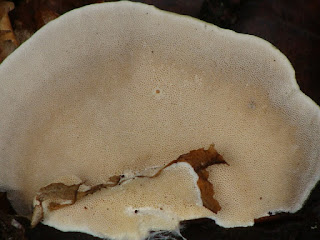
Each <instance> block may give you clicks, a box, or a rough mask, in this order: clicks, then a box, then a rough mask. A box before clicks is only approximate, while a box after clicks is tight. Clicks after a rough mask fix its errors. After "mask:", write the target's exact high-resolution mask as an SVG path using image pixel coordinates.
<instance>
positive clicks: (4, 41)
mask: <svg viewBox="0 0 320 240" xmlns="http://www.w3.org/2000/svg"><path fill="white" fill-rule="evenodd" d="M13 9H14V3H13V2H7V1H3V2H0V63H1V62H2V61H3V60H4V59H5V58H6V57H7V56H8V55H9V54H10V53H11V52H12V51H14V49H15V48H16V47H18V46H19V43H18V41H17V39H16V37H15V35H14V33H13V30H12V26H11V22H10V18H9V15H8V13H9V12H10V11H12V10H13Z"/></svg>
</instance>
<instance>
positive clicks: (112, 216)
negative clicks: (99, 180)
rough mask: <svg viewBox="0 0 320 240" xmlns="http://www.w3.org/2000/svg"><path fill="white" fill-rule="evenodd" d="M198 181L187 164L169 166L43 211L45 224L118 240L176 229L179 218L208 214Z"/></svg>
mask: <svg viewBox="0 0 320 240" xmlns="http://www.w3.org/2000/svg"><path fill="white" fill-rule="evenodd" d="M197 180H198V175H197V174H196V173H195V172H194V170H193V168H192V167H191V166H190V165H189V164H188V163H178V164H173V165H171V166H170V167H168V168H166V169H165V170H163V171H162V173H161V174H160V175H159V176H158V177H156V178H135V179H132V180H129V181H127V182H125V183H123V184H122V185H120V186H116V187H113V188H109V189H102V190H100V191H98V192H95V193H94V194H92V195H88V196H86V197H85V198H83V199H81V200H79V201H77V202H76V203H75V204H74V205H72V206H68V207H64V208H61V209H59V210H56V211H52V212H50V211H49V212H48V211H45V214H44V223H45V224H47V225H50V226H53V227H56V228H58V229H61V230H63V231H70V229H72V230H73V231H79V232H89V233H91V234H92V235H94V236H97V237H102V238H106V237H108V238H110V239H123V240H139V239H145V238H146V237H147V236H148V234H149V231H151V230H153V231H159V230H163V229H166V230H179V222H180V221H182V220H186V219H194V218H201V217H206V216H208V215H211V212H210V210H208V209H207V208H205V207H203V204H202V200H201V196H200V190H199V188H198V186H197ZM44 205H45V204H44Z"/></svg>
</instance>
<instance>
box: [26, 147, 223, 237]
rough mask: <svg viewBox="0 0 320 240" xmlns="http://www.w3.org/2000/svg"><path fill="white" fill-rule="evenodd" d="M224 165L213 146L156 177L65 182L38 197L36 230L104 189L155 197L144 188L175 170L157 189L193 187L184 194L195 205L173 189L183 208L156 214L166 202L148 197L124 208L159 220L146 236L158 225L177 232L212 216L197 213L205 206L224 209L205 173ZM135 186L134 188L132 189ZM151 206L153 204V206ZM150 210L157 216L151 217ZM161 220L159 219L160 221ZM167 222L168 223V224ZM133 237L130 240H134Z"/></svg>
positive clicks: (181, 159)
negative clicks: (56, 213)
mask: <svg viewBox="0 0 320 240" xmlns="http://www.w3.org/2000/svg"><path fill="white" fill-rule="evenodd" d="M220 163H224V164H225V163H226V162H225V161H224V159H223V157H222V156H221V155H220V154H218V152H217V151H216V150H215V148H214V145H210V147H209V149H208V150H204V148H201V149H198V150H193V151H190V152H189V153H187V154H183V155H181V156H180V157H179V158H178V159H177V160H174V161H172V162H170V163H169V164H167V165H166V166H165V167H163V168H160V169H159V170H158V171H157V172H156V173H155V174H154V175H152V176H144V175H139V174H138V175H136V176H134V177H131V178H128V179H126V178H122V177H121V176H113V177H110V178H109V181H108V183H107V184H99V185H95V186H88V185H85V183H83V182H80V183H76V184H71V185H68V184H64V183H61V182H57V183H52V184H50V185H48V186H46V187H43V188H41V189H40V190H39V192H38V193H37V195H36V197H35V200H34V210H33V216H32V221H31V226H32V227H35V226H36V225H37V223H39V222H40V221H42V220H45V222H47V223H48V224H49V225H50V224H51V222H52V221H50V220H47V219H48V218H49V219H50V218H51V215H52V212H53V211H56V210H59V209H62V208H65V207H68V206H69V207H70V206H71V205H74V204H75V203H76V202H77V203H80V200H82V199H83V198H85V197H88V196H89V195H92V194H94V193H96V192H97V191H100V190H102V189H104V190H105V191H108V188H116V189H117V188H118V189H119V188H123V190H122V191H128V193H126V195H127V196H129V198H130V197H132V198H133V200H134V199H135V197H134V195H135V194H136V192H139V193H138V194H140V195H149V194H150V195H153V194H154V193H153V192H148V191H144V188H143V186H142V185H144V184H146V185H147V186H148V182H150V183H153V181H155V179H157V178H160V177H162V178H163V175H165V176H166V175H168V172H167V169H168V168H171V171H169V172H173V173H174V175H168V176H167V177H164V178H163V179H162V181H160V183H162V184H163V185H164V186H163V187H162V186H160V185H159V184H157V185H156V188H160V190H158V192H161V191H162V190H161V188H167V186H168V184H170V185H173V186H175V185H176V186H179V188H182V189H184V188H186V187H185V186H184V185H185V184H190V185H191V187H193V190H192V191H191V192H189V193H188V191H186V192H185V193H184V194H185V195H186V196H187V197H189V196H188V194H189V195H190V196H192V195H193V198H194V199H195V200H194V201H192V200H191V201H190V199H185V201H190V202H189V203H188V204H186V203H185V202H181V201H180V200H179V198H181V196H180V194H178V195H176V194H175V193H174V191H176V190H177V189H175V188H173V189H171V190H172V191H173V192H171V193H170V194H171V195H173V196H175V198H176V202H177V203H179V201H180V205H182V206H175V205H177V203H176V202H170V204H168V205H167V206H166V207H163V206H162V207H159V209H158V210H155V206H160V205H161V204H163V201H161V200H159V201H157V200H156V201H150V199H148V197H145V198H146V199H145V202H143V203H142V206H140V207H138V208H137V209H133V208H132V204H135V201H133V202H132V203H129V205H124V207H125V208H127V209H132V210H131V212H133V213H134V214H140V215H141V214H144V213H146V216H148V217H147V218H150V217H151V218H152V217H154V218H155V219H149V220H148V221H151V222H152V223H153V224H152V225H151V224H149V225H148V224H145V229H144V230H143V231H142V235H145V234H147V233H148V232H149V231H150V230H155V229H154V226H155V225H159V227H160V226H161V227H166V228H169V229H174V228H175V227H176V226H177V224H178V223H179V221H180V220H187V219H193V218H194V217H195V216H198V215H199V214H200V213H201V214H202V215H201V217H204V216H210V214H208V213H209V211H207V210H204V208H203V209H202V210H201V211H200V212H199V213H195V211H194V210H195V209H196V210H197V211H199V208H201V207H202V206H203V207H205V208H206V209H208V210H210V211H211V212H213V213H217V212H218V211H219V210H220V209H221V207H220V205H219V203H218V201H217V200H215V199H214V198H213V195H214V191H213V185H212V183H210V182H209V181H208V176H209V173H208V172H207V171H206V170H205V169H206V168H207V167H208V166H211V165H214V164H220ZM181 164H182V166H181ZM183 164H187V165H188V166H189V167H186V166H183ZM191 168H192V169H193V171H194V172H192V171H191ZM172 169H173V171H172ZM181 170H182V171H181ZM183 170H184V171H183ZM186 170H187V171H186ZM177 171H179V173H177ZM179 174H180V176H179ZM181 174H182V175H181ZM188 175H190V176H191V178H194V179H195V176H197V177H196V178H197V181H196V182H195V181H193V182H192V181H191V182H190V179H188ZM176 176H178V178H176ZM186 176H187V177H186ZM170 178H171V179H174V180H175V182H172V181H170ZM160 180H161V179H160ZM79 181H80V180H79ZM137 181H138V182H140V183H139V184H140V185H138V189H135V190H134V193H133V194H132V196H130V191H131V188H135V187H136V184H135V183H136V182H137ZM157 181H158V180H157ZM188 181H189V183H188ZM130 182H131V183H130ZM195 183H196V186H195ZM130 184H131V185H130ZM132 184H133V186H134V187H132ZM122 185H124V186H122ZM130 186H131V188H130ZM189 187H190V186H187V188H189ZM115 192H116V194H115V196H117V195H118V196H119V192H117V190H115ZM164 192H166V191H164ZM197 194H198V199H197V197H195V196H197ZM92 197H94V196H92ZM108 197H109V198H113V195H112V194H111V195H108ZM160 197H162V198H164V199H165V198H167V197H168V196H167V195H165V194H164V195H163V196H160ZM169 198H170V197H169ZM183 198H185V197H182V199H183ZM191 199H192V197H191ZM122 200H123V199H117V198H115V201H118V202H121V201H122ZM78 201H79V202H78ZM166 201H170V200H167V199H166V200H165V202H166ZM171 201H172V200H171ZM148 204H150V206H149V205H148ZM104 207H105V208H108V204H107V203H106V205H105V206H104ZM181 207H182V209H183V208H185V209H184V210H183V211H184V212H187V213H188V214H186V215H185V214H184V213H182V212H181V211H180V210H181V209H179V208H181ZM152 208H154V209H152ZM164 208H169V209H170V210H167V211H163V209H164ZM83 209H85V210H88V207H87V206H84V207H83ZM177 209H178V210H177ZM115 210H116V211H118V210H119V211H121V204H120V207H119V208H118V207H117V208H116V209H115ZM150 210H151V212H153V213H150ZM159 210H160V213H158V212H157V211H159ZM179 211H180V212H179ZM129 212H130V211H129ZM161 212H163V213H161ZM168 212H169V214H168ZM110 214H111V215H117V214H115V213H114V212H110ZM166 214H168V216H166ZM203 214H204V215H203ZM129 215H130V214H129ZM157 215H158V216H157ZM159 215H163V216H162V217H160V218H159ZM172 216H173V217H172ZM127 217H128V216H127ZM198 217H199V216H198ZM157 218H159V219H158V220H157ZM163 218H171V220H170V221H169V224H168V221H167V220H164V219H163ZM74 221H75V223H76V222H77V219H76V218H75V220H74ZM142 221H143V220H142ZM163 221H164V222H166V223H165V224H164V223H163ZM170 222H171V223H170ZM75 223H73V224H75ZM91 224H92V223H91ZM108 224H110V223H108V222H107V221H106V222H105V225H108ZM132 224H133V223H131V225H130V224H129V225H128V226H127V229H123V230H124V232H130V228H132V229H131V231H132V233H131V235H132V236H134V235H137V234H138V235H139V231H140V230H139V229H138V228H137V227H136V228H135V229H134V227H132ZM154 224H155V225H154ZM59 225H60V223H59V222H56V223H54V224H53V226H58V228H59ZM60 227H61V226H60ZM87 227H89V228H90V229H92V231H93V234H97V233H98V232H99V231H98V230H97V228H96V226H95V225H93V226H91V225H88V226H87ZM159 229H160V228H159ZM73 230H75V229H73ZM109 231H110V230H109ZM109 234H110V233H108V231H106V233H105V236H110V235H109ZM117 234H121V233H120V232H118V233H114V234H111V236H112V237H116V235H117ZM140 235H141V234H140ZM105 236H104V237H105ZM132 236H130V239H131V237H132Z"/></svg>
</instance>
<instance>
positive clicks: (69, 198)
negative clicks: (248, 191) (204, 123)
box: [31, 144, 229, 227]
mask: <svg viewBox="0 0 320 240" xmlns="http://www.w3.org/2000/svg"><path fill="white" fill-rule="evenodd" d="M180 162H186V163H188V164H190V165H191V167H192V168H193V169H194V171H195V172H196V173H197V175H198V177H199V179H198V181H197V185H198V187H199V189H200V193H201V199H202V202H203V206H204V207H206V208H207V209H209V210H210V211H212V212H213V213H217V212H218V211H219V210H220V209H221V206H220V204H219V202H218V201H217V200H216V199H214V198H213V195H214V190H213V185H212V183H211V182H210V181H209V180H208V178H209V172H208V171H207V170H206V168H207V167H209V166H212V165H214V164H227V165H229V164H228V163H227V162H226V161H225V160H224V159H223V157H222V156H221V155H220V154H219V153H218V152H217V151H216V149H215V148H214V145H213V144H211V145H210V147H209V148H208V150H204V148H200V149H197V150H192V151H190V152H189V153H187V154H183V155H181V156H179V157H178V159H177V160H174V161H171V162H170V163H168V164H167V165H166V166H164V167H163V168H161V169H160V170H159V171H158V172H157V173H155V174H154V175H152V176H144V175H138V176H135V177H138V178H155V177H157V176H159V175H160V174H161V173H162V171H163V170H164V169H165V168H167V167H169V166H171V165H172V164H175V163H180ZM128 180H130V179H123V178H122V177H121V175H119V176H117V175H116V176H112V177H110V178H109V181H108V183H107V184H98V185H95V186H92V187H89V189H88V190H86V191H80V189H79V188H80V186H84V182H81V183H79V184H74V185H66V184H63V183H52V184H50V185H47V186H45V187H43V188H41V189H40V190H39V192H38V193H37V195H36V197H35V203H36V204H35V206H34V210H33V215H32V219H31V227H35V226H36V225H37V224H38V223H39V222H40V221H42V219H43V218H44V211H43V209H44V207H43V202H44V201H48V203H47V209H48V210H49V211H54V210H57V209H60V208H62V207H66V206H69V205H73V204H74V203H75V202H76V201H78V200H80V199H82V198H84V197H85V196H87V195H89V194H93V193H95V192H97V191H99V190H101V189H103V188H110V187H115V186H117V185H121V184H122V183H124V182H126V181H128Z"/></svg>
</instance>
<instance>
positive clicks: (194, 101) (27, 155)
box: [0, 1, 320, 227]
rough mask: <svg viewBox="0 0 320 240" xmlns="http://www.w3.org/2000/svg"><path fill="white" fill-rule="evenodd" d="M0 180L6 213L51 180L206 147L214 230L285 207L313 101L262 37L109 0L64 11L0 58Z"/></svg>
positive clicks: (304, 164)
mask: <svg viewBox="0 0 320 240" xmlns="http://www.w3.org/2000/svg"><path fill="white" fill-rule="evenodd" d="M0 78H1V79H0V112H1V118H0V125H1V127H0V171H1V174H0V185H1V188H2V189H4V190H7V191H8V192H9V196H10V198H11V201H12V203H13V204H14V207H15V209H16V210H18V212H19V213H30V211H31V208H30V206H31V204H32V199H33V197H34V196H35V194H36V191H37V190H39V189H40V188H41V187H43V186H46V185H47V184H50V183H52V181H53V180H54V179H56V178H58V177H59V176H65V175H76V176H78V177H79V178H80V179H83V180H86V181H87V183H88V184H91V185H93V184H100V183H104V182H106V181H107V180H108V178H109V177H110V176H113V175H117V174H121V173H122V172H124V171H128V170H131V171H139V170H142V169H144V168H147V167H153V166H163V165H165V164H166V163H168V162H170V161H172V160H174V159H176V158H177V157H178V156H179V155H181V154H184V153H188V152H189V151H190V150H193V149H198V148H201V147H205V148H207V147H208V146H209V144H211V143H214V144H215V146H216V149H217V150H218V152H219V153H220V154H221V155H223V157H224V159H225V160H226V161H227V162H228V163H229V165H230V166H227V165H219V166H213V167H210V168H209V171H210V178H209V180H210V181H211V182H212V184H213V185H214V190H215V195H214V197H215V198H216V199H217V200H218V201H219V203H220V205H221V208H222V209H221V211H220V212H218V214H213V213H212V215H211V216H210V217H211V218H213V219H215V220H216V222H217V223H218V224H220V225H221V226H224V227H233V226H249V225H252V224H253V222H254V219H255V218H259V217H262V216H266V215H267V214H268V212H269V211H271V212H276V211H288V212H294V211H296V210H298V209H299V208H300V207H301V206H302V204H303V202H304V201H305V200H306V198H307V197H308V195H309V193H310V191H311V189H312V188H313V187H314V185H315V183H316V182H317V181H318V179H319V176H320V153H319V146H320V145H319V142H320V127H319V123H320V110H319V107H318V106H317V105H316V104H315V103H314V102H313V101H312V100H311V99H310V98H308V97H307V96H305V95H304V94H303V93H302V92H301V91H300V90H299V87H298V85H297V83H296V80H295V75H294V70H293V68H292V66H291V65H290V63H289V61H288V60H287V58H286V57H285V56H284V55H283V54H281V53H280V52H279V51H278V50H277V49H275V48H274V47H273V46H272V45H271V44H269V43H268V42H266V41H264V40H262V39H260V38H257V37H254V36H249V35H243V34H238V33H235V32H232V31H229V30H223V29H220V28H218V27H216V26H214V25H210V24H207V23H204V22H201V21H199V20H196V19H193V18H191V17H186V16H179V15H176V14H172V13H167V12H164V11H160V10H158V9H156V8H154V7H151V6H148V5H144V4H140V3H131V2H126V1H123V2H122V1H121V2H117V3H104V4H96V5H91V6H87V7H83V8H80V9H77V10H74V11H71V12H69V13H67V14H65V15H63V16H61V17H59V18H58V19H56V20H54V21H52V22H50V23H49V24H47V25H46V26H45V27H43V28H42V29H40V30H39V31H38V32H37V33H36V34H35V35H34V36H33V37H31V38H30V40H28V41H26V42H25V43H24V44H23V45H21V47H19V49H17V50H16V51H15V52H14V53H13V54H12V55H10V56H9V57H8V58H7V59H6V60H5V61H4V62H3V63H2V64H1V65H0Z"/></svg>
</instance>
